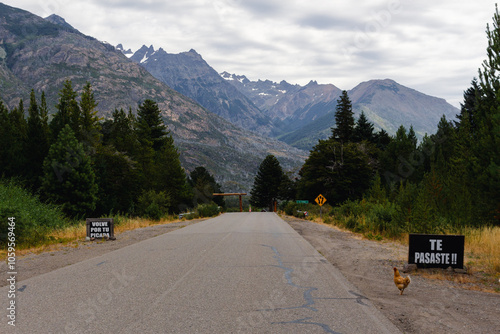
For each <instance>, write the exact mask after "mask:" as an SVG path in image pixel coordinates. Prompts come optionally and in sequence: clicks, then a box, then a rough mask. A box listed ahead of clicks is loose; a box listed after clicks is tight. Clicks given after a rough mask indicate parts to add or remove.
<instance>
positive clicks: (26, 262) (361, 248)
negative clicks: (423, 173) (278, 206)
mask: <svg viewBox="0 0 500 334" xmlns="http://www.w3.org/2000/svg"><path fill="white" fill-rule="evenodd" d="M284 219H285V220H286V221H287V223H288V224H289V225H290V226H291V227H293V228H294V229H295V230H296V231H297V232H298V233H299V234H300V235H302V236H303V237H304V238H305V239H306V240H307V241H308V242H309V243H311V245H312V246H313V247H315V248H316V249H317V250H318V251H319V252H320V253H321V254H322V255H323V256H325V257H326V259H327V260H328V261H329V262H330V263H332V264H333V265H335V266H336V267H337V268H338V269H339V270H340V271H341V272H342V274H343V275H344V276H345V277H346V278H347V279H348V280H349V281H350V282H351V283H352V284H354V285H355V286H356V287H357V288H358V289H359V291H360V292H361V293H362V294H363V295H364V296H365V297H367V298H369V299H370V300H371V301H372V302H373V303H374V304H375V305H376V306H377V307H378V308H379V309H380V311H381V312H382V314H384V315H385V316H386V317H387V318H388V319H389V320H391V321H392V322H393V323H394V324H395V325H396V326H397V327H398V328H399V329H400V330H401V331H402V332H404V333H419V334H421V333H423V334H425V333H488V334H489V333H500V294H494V293H485V292H478V291H469V290H465V289H461V288H457V286H456V285H455V284H454V283H452V282H448V281H438V280H431V279H426V278H424V277H421V276H412V282H411V284H410V286H409V287H408V289H406V290H405V293H404V295H402V296H400V295H399V290H398V289H397V288H396V286H395V285H394V283H393V281H392V279H393V270H392V268H393V267H394V266H396V267H398V268H402V265H403V263H404V261H405V259H406V257H407V249H405V247H402V246H400V245H397V244H393V243H388V242H384V243H381V242H374V241H369V240H362V239H361V238H359V237H357V236H356V235H354V234H352V233H348V232H343V231H340V230H338V229H335V228H332V227H330V226H325V225H320V224H316V223H313V222H309V221H305V220H301V219H296V218H288V217H286V218H284ZM199 221H200V220H192V221H184V222H177V223H170V224H165V225H156V226H150V227H146V228H139V229H136V230H132V231H126V232H123V233H120V234H118V235H117V237H118V238H117V240H115V241H105V242H95V241H94V242H89V241H78V242H75V243H74V244H72V245H70V246H67V247H62V248H61V249H59V250H57V251H52V252H45V253H41V254H28V255H25V256H22V257H18V259H17V263H16V267H17V272H18V275H17V280H18V282H19V283H18V288H20V289H22V284H21V281H22V280H24V279H28V278H30V277H34V276H38V275H41V274H44V273H47V272H50V271H53V270H56V269H58V268H62V267H65V266H68V265H71V264H74V263H77V262H80V261H84V260H87V259H90V258H93V257H96V256H99V255H102V254H105V253H107V252H110V251H113V250H116V249H119V248H121V247H125V246H128V245H131V244H133V243H136V242H139V241H142V240H145V239H148V238H152V237H155V236H157V235H160V234H163V233H167V232H171V231H174V230H176V229H179V228H182V227H184V226H187V225H191V224H195V223H197V222H199ZM7 271H8V270H7V264H6V262H5V261H2V262H1V263H0V272H1V273H6V272H7ZM6 284H7V281H6V280H0V286H4V285H6Z"/></svg>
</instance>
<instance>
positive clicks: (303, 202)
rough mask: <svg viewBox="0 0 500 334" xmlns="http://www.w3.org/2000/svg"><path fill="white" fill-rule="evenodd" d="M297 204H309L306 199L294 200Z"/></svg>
mask: <svg viewBox="0 0 500 334" xmlns="http://www.w3.org/2000/svg"><path fill="white" fill-rule="evenodd" d="M295 202H296V203H297V204H309V201H308V200H301V199H300V200H296V201H295Z"/></svg>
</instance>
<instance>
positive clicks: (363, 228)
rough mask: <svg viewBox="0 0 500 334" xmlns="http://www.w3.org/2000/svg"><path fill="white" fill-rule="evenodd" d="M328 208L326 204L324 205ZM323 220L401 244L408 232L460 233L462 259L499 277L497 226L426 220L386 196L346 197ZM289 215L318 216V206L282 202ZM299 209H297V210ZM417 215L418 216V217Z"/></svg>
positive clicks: (405, 241) (310, 217)
mask: <svg viewBox="0 0 500 334" xmlns="http://www.w3.org/2000/svg"><path fill="white" fill-rule="evenodd" d="M327 208H328V207H327ZM327 208H325V207H323V210H324V211H323V217H322V221H323V222H324V223H326V224H334V225H336V226H339V227H341V228H345V229H348V230H351V231H353V232H356V233H360V234H363V235H364V236H365V237H367V238H369V239H376V240H382V239H383V238H388V239H391V240H394V241H397V242H400V243H402V244H406V243H407V242H408V234H409V233H427V234H463V235H465V263H466V265H467V266H468V267H469V269H472V270H473V271H480V272H484V273H485V274H486V275H489V276H492V277H493V278H494V280H495V281H498V279H499V278H500V227H498V226H496V227H491V226H483V227H470V226H465V227H464V226H460V225H459V224H457V223H452V222H448V221H447V220H446V219H444V218H443V217H439V216H438V217H436V216H432V215H429V217H428V220H425V219H424V218H425V216H423V215H422V214H421V213H419V215H416V214H415V212H413V211H415V210H413V211H412V210H408V209H406V208H404V207H403V206H401V205H399V204H398V203H394V202H390V201H388V200H384V199H382V200H380V199H379V200H373V198H369V200H366V199H362V200H359V201H347V202H345V203H344V204H342V205H340V206H337V207H333V208H332V207H329V208H331V210H330V211H329V212H327V214H325V211H326V210H325V209H327ZM283 210H284V211H285V213H286V214H288V215H295V216H299V217H300V218H303V217H301V212H302V211H308V212H309V217H308V219H309V220H315V221H317V220H319V207H318V206H317V205H313V204H308V205H302V206H301V208H300V209H299V205H297V204H295V203H292V202H289V203H288V204H286V205H284V206H283ZM297 210H299V211H300V212H297ZM417 218H418V219H417Z"/></svg>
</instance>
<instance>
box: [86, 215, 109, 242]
mask: <svg viewBox="0 0 500 334" xmlns="http://www.w3.org/2000/svg"><path fill="white" fill-rule="evenodd" d="M87 238H90V239H91V240H92V239H102V238H104V239H111V240H114V239H115V235H114V225H113V218H87Z"/></svg>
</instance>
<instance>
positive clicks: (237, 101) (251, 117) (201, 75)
mask: <svg viewBox="0 0 500 334" xmlns="http://www.w3.org/2000/svg"><path fill="white" fill-rule="evenodd" d="M130 59H132V60H134V61H135V62H137V63H139V64H141V66H143V67H144V68H145V69H146V70H148V72H150V73H151V74H152V75H153V76H154V77H155V78H157V79H158V80H160V81H162V82H163V83H165V84H167V85H168V86H169V87H171V88H173V89H175V90H176V91H178V92H180V93H182V94H183V95H185V96H187V97H190V98H192V99H193V100H195V101H196V102H198V103H199V104H200V105H201V106H203V107H204V108H206V109H208V110H210V111H211V112H213V113H215V114H217V115H219V116H221V117H223V118H224V119H226V120H228V121H230V122H231V123H233V124H236V125H238V126H240V127H242V128H244V129H249V130H251V131H255V132H258V133H260V134H263V135H270V134H272V133H273V132H274V125H273V123H272V121H271V117H269V116H268V115H267V114H266V113H264V112H262V111H261V110H260V109H259V108H258V107H256V106H255V104H254V103H253V102H252V101H251V100H250V99H249V98H248V97H247V96H245V95H244V94H243V93H241V92H240V91H239V90H238V89H236V88H235V87H234V86H233V85H231V84H230V83H229V82H227V81H226V80H224V79H223V78H221V76H220V75H219V74H218V73H217V72H216V71H215V70H214V69H213V68H212V67H211V66H210V65H208V64H207V62H206V61H205V60H204V59H203V58H202V56H201V55H200V54H198V53H197V52H196V51H195V50H193V49H191V50H189V51H188V52H182V53H179V54H171V53H167V52H166V51H165V50H163V49H162V48H160V49H159V50H155V49H154V47H153V46H150V47H147V46H145V45H144V46H142V47H141V48H140V49H139V50H138V51H136V52H135V53H134V55H133V56H132V57H131V58H130Z"/></svg>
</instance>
